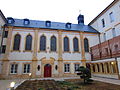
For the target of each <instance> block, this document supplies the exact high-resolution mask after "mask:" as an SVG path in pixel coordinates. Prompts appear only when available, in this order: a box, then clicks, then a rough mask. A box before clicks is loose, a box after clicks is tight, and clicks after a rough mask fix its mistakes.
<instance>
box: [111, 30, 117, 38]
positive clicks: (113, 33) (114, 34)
mask: <svg viewBox="0 0 120 90" xmlns="http://www.w3.org/2000/svg"><path fill="white" fill-rule="evenodd" d="M112 35H113V37H115V36H116V32H115V28H113V29H112Z"/></svg>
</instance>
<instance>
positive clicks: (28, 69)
mask: <svg viewBox="0 0 120 90" xmlns="http://www.w3.org/2000/svg"><path fill="white" fill-rule="evenodd" d="M24 73H30V64H24Z"/></svg>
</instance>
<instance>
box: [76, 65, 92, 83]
mask: <svg viewBox="0 0 120 90" xmlns="http://www.w3.org/2000/svg"><path fill="white" fill-rule="evenodd" d="M78 71H79V73H77V75H80V78H81V79H84V83H89V82H92V81H93V80H91V79H90V78H91V72H90V70H89V69H88V68H85V67H84V66H80V67H79V69H78Z"/></svg>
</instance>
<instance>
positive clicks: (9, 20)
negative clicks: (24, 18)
mask: <svg viewBox="0 0 120 90" xmlns="http://www.w3.org/2000/svg"><path fill="white" fill-rule="evenodd" d="M7 19H8V23H9V24H12V23H14V22H15V21H14V19H13V18H11V17H10V18H7Z"/></svg>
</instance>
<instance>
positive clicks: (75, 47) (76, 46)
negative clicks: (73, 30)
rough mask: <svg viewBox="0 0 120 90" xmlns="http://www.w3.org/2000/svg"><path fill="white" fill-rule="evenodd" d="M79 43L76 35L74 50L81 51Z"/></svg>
mask: <svg viewBox="0 0 120 90" xmlns="http://www.w3.org/2000/svg"><path fill="white" fill-rule="evenodd" d="M78 46H79V44H78V39H77V38H76V37H75V38H74V39H73V48H74V51H75V52H78V51H79V47H78Z"/></svg>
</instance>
